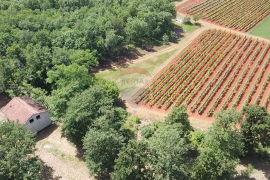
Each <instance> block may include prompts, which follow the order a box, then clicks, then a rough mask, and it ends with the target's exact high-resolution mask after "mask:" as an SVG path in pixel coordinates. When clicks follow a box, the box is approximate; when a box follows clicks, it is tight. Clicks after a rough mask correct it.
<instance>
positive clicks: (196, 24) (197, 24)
mask: <svg viewBox="0 0 270 180" xmlns="http://www.w3.org/2000/svg"><path fill="white" fill-rule="evenodd" d="M194 25H195V26H199V27H202V24H201V23H198V22H196V23H194Z"/></svg>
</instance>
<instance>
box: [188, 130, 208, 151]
mask: <svg viewBox="0 0 270 180" xmlns="http://www.w3.org/2000/svg"><path fill="white" fill-rule="evenodd" d="M204 138H205V133H204V132H202V131H195V132H193V133H192V137H191V139H190V141H191V142H192V144H194V145H195V146H196V147H200V146H201V143H202V142H203V140H204Z"/></svg>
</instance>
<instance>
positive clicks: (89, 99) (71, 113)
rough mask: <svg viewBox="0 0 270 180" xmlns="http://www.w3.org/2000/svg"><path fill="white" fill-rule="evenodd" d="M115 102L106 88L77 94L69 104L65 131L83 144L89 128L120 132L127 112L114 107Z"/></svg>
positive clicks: (94, 87) (64, 121)
mask: <svg viewBox="0 0 270 180" xmlns="http://www.w3.org/2000/svg"><path fill="white" fill-rule="evenodd" d="M114 100H115V99H112V97H111V96H110V94H109V91H108V90H107V88H106V87H105V86H102V85H100V86H99V85H94V86H92V87H90V88H89V89H87V90H85V91H83V92H82V93H77V94H76V95H75V96H74V97H72V98H71V99H70V101H69V102H68V103H67V110H66V113H65V116H64V120H63V131H64V133H65V134H67V135H69V136H71V137H72V139H73V141H74V142H75V143H77V144H78V145H80V144H81V140H82V138H83V137H84V136H85V134H86V132H87V131H88V129H89V127H95V128H97V129H103V130H108V129H110V128H113V129H115V130H119V129H120V128H121V125H122V124H123V123H124V121H125V119H126V116H127V114H126V111H124V110H123V109H122V108H115V107H114V106H113V104H114Z"/></svg>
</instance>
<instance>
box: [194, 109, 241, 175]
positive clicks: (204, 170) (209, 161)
mask: <svg viewBox="0 0 270 180" xmlns="http://www.w3.org/2000/svg"><path fill="white" fill-rule="evenodd" d="M241 116H242V115H241V113H240V112H237V111H236V110H235V109H229V110H226V111H224V112H223V113H219V114H218V115H217V121H216V122H215V123H214V124H213V126H212V127H211V128H210V129H209V131H208V132H207V133H206V136H205V138H204V140H203V142H202V144H201V146H202V148H200V149H199V152H200V155H199V157H198V158H197V160H196V163H195V165H194V167H193V178H194V179H229V178H231V177H232V176H233V175H234V174H236V171H235V166H236V165H237V164H238V163H239V157H240V156H242V155H243V154H244V143H243V136H242V134H241V133H240V131H239V130H238V128H237V127H236V123H237V122H238V121H239V119H240V117H241Z"/></svg>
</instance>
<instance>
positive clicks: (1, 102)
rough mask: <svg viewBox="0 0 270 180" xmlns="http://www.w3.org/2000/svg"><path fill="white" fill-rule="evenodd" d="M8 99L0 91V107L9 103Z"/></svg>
mask: <svg viewBox="0 0 270 180" xmlns="http://www.w3.org/2000/svg"><path fill="white" fill-rule="evenodd" d="M9 101H10V99H9V98H8V96H7V95H5V94H4V93H0V109H1V108H3V107H4V106H6V105H7V104H8V103H9Z"/></svg>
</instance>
